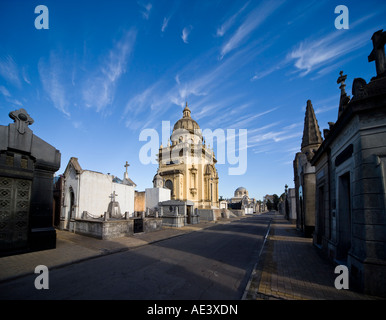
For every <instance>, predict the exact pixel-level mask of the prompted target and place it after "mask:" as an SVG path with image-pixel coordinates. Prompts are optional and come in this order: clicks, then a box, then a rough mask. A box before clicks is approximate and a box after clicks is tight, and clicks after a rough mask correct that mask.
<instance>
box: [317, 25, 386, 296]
mask: <svg viewBox="0 0 386 320" xmlns="http://www.w3.org/2000/svg"><path fill="white" fill-rule="evenodd" d="M377 34H378V35H379V32H377V33H375V34H374V35H377ZM383 39H384V40H383V41H384V42H383V44H382V49H383V47H384V44H385V40H386V33H385V32H383ZM373 40H374V36H373ZM374 50H381V49H380V47H379V46H377V47H374ZM381 51H382V50H381ZM373 52H374V51H373ZM381 55H382V54H381ZM384 56H385V52H384V49H383V63H384V61H385V59H384ZM369 61H370V56H369ZM378 63H380V62H379V61H376V64H378ZM379 69H381V70H383V72H379ZM384 70H385V69H384V68H378V66H377V76H376V77H374V78H373V79H371V81H370V82H369V83H366V81H365V80H363V79H360V78H357V79H354V81H353V85H352V95H353V97H352V98H350V97H349V96H347V94H346V92H345V84H344V81H345V80H346V76H343V72H341V73H340V77H339V78H338V83H340V84H341V86H340V89H341V98H340V103H339V112H338V119H337V121H336V123H335V124H334V123H330V128H329V129H328V130H325V131H324V135H325V140H324V141H323V143H322V145H321V146H320V148H319V149H318V150H317V152H316V154H315V156H314V157H313V159H312V161H311V163H312V165H314V166H315V168H316V187H315V193H316V195H315V208H316V219H315V220H316V230H315V234H314V243H315V244H316V245H317V246H318V247H319V248H320V249H321V250H322V252H324V253H325V255H326V256H328V257H329V258H330V259H332V260H334V261H335V262H336V263H337V264H345V265H347V266H348V268H349V274H350V284H351V285H353V286H356V287H357V288H359V289H361V290H363V291H364V292H365V293H368V294H374V295H382V296H385V295H386V250H385V248H386V215H385V213H386V171H385V170H386V74H385V72H384Z"/></svg>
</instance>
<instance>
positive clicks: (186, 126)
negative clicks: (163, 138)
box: [173, 103, 202, 137]
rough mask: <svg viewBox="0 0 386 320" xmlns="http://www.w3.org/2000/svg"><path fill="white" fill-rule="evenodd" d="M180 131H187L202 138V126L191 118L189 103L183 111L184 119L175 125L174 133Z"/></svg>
mask: <svg viewBox="0 0 386 320" xmlns="http://www.w3.org/2000/svg"><path fill="white" fill-rule="evenodd" d="M179 129H183V130H187V131H189V133H192V134H196V135H198V136H200V137H202V134H201V128H200V126H199V125H198V123H197V122H196V121H195V120H193V119H192V118H191V117H190V109H189V108H188V103H186V106H185V109H184V111H183V117H182V118H181V119H180V120H178V121H177V122H176V123H175V124H174V127H173V133H174V132H175V131H177V130H179Z"/></svg>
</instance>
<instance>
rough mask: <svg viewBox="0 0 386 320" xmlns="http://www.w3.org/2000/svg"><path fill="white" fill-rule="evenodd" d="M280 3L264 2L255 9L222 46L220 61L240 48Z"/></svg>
mask: <svg viewBox="0 0 386 320" xmlns="http://www.w3.org/2000/svg"><path fill="white" fill-rule="evenodd" d="M282 3H283V1H266V2H264V3H262V4H261V5H259V6H258V7H256V8H255V9H254V10H253V11H252V12H251V13H250V14H249V15H248V16H247V18H246V19H245V20H244V22H243V23H242V24H241V25H240V26H239V27H238V28H237V30H236V31H235V32H234V34H233V35H232V36H231V38H230V39H229V40H228V41H227V42H226V43H225V44H224V45H223V46H222V48H221V53H220V59H222V58H223V57H224V56H225V55H226V54H228V53H229V52H231V51H232V50H234V49H236V48H237V47H238V46H240V44H241V43H243V41H244V40H245V39H246V38H247V37H248V36H249V35H250V34H251V33H252V31H254V30H255V29H257V28H258V27H259V26H260V25H261V24H262V23H263V22H264V21H265V20H266V19H267V18H268V17H269V16H270V15H272V14H273V13H274V11H275V10H276V9H278V8H279V7H280V5H281V4H282Z"/></svg>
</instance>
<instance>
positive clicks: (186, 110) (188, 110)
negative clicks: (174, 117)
mask: <svg viewBox="0 0 386 320" xmlns="http://www.w3.org/2000/svg"><path fill="white" fill-rule="evenodd" d="M182 113H183V115H184V116H183V118H190V109H189V107H188V102H187V101H186V105H185V109H184V111H182Z"/></svg>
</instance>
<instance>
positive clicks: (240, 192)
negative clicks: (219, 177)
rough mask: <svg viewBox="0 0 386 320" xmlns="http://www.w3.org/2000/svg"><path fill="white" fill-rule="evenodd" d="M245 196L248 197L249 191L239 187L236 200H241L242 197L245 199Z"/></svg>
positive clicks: (236, 191)
mask: <svg viewBox="0 0 386 320" xmlns="http://www.w3.org/2000/svg"><path fill="white" fill-rule="evenodd" d="M244 195H246V196H248V191H247V189H245V188H244V187H238V188H237V189H236V190H235V198H241V197H243V196H244Z"/></svg>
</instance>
